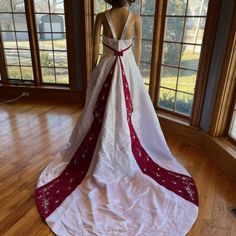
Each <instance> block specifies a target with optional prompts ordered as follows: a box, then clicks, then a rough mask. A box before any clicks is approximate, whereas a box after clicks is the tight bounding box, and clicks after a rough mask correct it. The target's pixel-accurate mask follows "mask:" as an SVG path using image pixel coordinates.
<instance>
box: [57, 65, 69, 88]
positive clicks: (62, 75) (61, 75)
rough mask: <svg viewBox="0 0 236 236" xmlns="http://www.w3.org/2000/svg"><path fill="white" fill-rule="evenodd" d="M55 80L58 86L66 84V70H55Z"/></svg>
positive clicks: (67, 80) (67, 81)
mask: <svg viewBox="0 0 236 236" xmlns="http://www.w3.org/2000/svg"><path fill="white" fill-rule="evenodd" d="M56 79H57V83H59V84H68V83H69V76H68V69H62V68H56Z"/></svg>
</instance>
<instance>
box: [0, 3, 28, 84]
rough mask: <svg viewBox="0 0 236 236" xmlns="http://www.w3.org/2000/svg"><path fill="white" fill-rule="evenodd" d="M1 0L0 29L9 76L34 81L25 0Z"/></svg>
mask: <svg viewBox="0 0 236 236" xmlns="http://www.w3.org/2000/svg"><path fill="white" fill-rule="evenodd" d="M0 2H1V7H0V26H1V28H0V29H1V36H2V37H1V38H2V41H3V50H4V54H5V64H6V70H7V74H8V78H9V79H10V80H13V81H14V80H15V81H17V80H18V81H19V80H20V81H27V80H28V81H33V70H32V59H31V51H30V44H29V35H28V26H27V21H26V12H25V4H24V1H23V0H15V1H14V0H12V1H9V0H8V1H7V0H3V1H0Z"/></svg>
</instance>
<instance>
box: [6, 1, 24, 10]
mask: <svg viewBox="0 0 236 236" xmlns="http://www.w3.org/2000/svg"><path fill="white" fill-rule="evenodd" d="M7 2H9V0H8V1H7ZM11 2H12V10H13V12H25V3H24V0H15V1H11Z"/></svg>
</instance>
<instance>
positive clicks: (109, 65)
mask: <svg viewBox="0 0 236 236" xmlns="http://www.w3.org/2000/svg"><path fill="white" fill-rule="evenodd" d="M105 14H106V16H107V20H108V23H109V25H110V28H111V31H112V34H113V38H108V37H105V36H103V43H104V48H103V54H102V57H101V59H100V61H99V64H98V65H97V67H96V68H95V69H94V71H93V72H92V76H91V80H90V82H89V85H88V88H87V94H86V104H85V107H84V110H83V112H82V114H81V115H80V117H79V119H78V121H77V123H76V125H75V127H74V129H73V132H72V134H71V136H70V139H69V141H68V143H67V145H66V147H65V148H64V149H63V150H61V151H60V152H59V153H58V155H57V156H56V158H55V160H53V161H52V162H51V163H50V164H49V165H48V166H47V167H46V168H45V169H44V171H43V172H42V173H41V175H40V177H39V180H38V185H37V189H36V192H35V198H36V205H37V207H38V210H39V213H40V215H41V217H42V218H43V220H45V222H46V223H47V224H48V225H49V226H50V228H51V229H52V231H53V232H54V233H55V234H56V235H60V236H69V235H71V236H82V235H83V236H91V235H99V236H110V235H118V236H164V235H166V236H183V235H186V233H187V232H188V231H189V230H190V228H191V226H192V225H193V223H194V222H195V220H196V218H197V215H198V194H197V189H196V186H195V183H194V181H193V179H192V178H191V176H190V175H189V173H188V172H187V171H186V170H185V169H184V168H183V167H182V166H181V165H180V164H179V163H178V161H177V160H176V159H175V158H174V157H173V155H172V154H171V152H170V150H169V148H168V146H167V143H166V141H165V138H164V136H163V133H162V130H161V127H160V125H159V121H158V118H157V115H156V112H155V110H154V107H153V104H152V102H151V99H150V97H149V94H148V93H147V91H146V89H145V85H144V82H143V79H142V77H141V74H140V71H139V69H138V67H137V65H136V62H135V59H134V55H133V51H132V43H133V39H125V34H126V30H127V26H128V25H129V22H130V17H131V14H132V13H131V12H129V16H128V18H127V21H126V24H125V26H124V30H123V34H122V37H121V39H117V37H116V35H115V30H114V27H113V25H112V21H111V18H110V15H109V12H108V11H106V12H105Z"/></svg>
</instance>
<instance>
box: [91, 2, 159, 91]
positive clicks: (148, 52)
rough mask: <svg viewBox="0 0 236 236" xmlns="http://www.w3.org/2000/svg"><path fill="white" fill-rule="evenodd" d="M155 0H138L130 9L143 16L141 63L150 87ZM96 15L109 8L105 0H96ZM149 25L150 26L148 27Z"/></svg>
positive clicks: (143, 75)
mask: <svg viewBox="0 0 236 236" xmlns="http://www.w3.org/2000/svg"><path fill="white" fill-rule="evenodd" d="M155 3H156V1H155V0H136V1H135V3H133V4H132V5H131V6H130V7H129V9H130V10H131V11H133V12H136V13H138V14H140V15H141V16H142V23H143V35H142V55H141V63H140V72H141V74H142V77H143V79H144V83H145V85H146V87H147V89H148V87H149V80H150V66H151V56H152V39H153V26H154V17H155ZM94 8H95V9H94V13H95V15H96V14H97V13H99V12H102V11H104V10H106V9H108V8H109V5H108V4H105V3H104V0H94ZM146 26H148V27H146Z"/></svg>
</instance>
